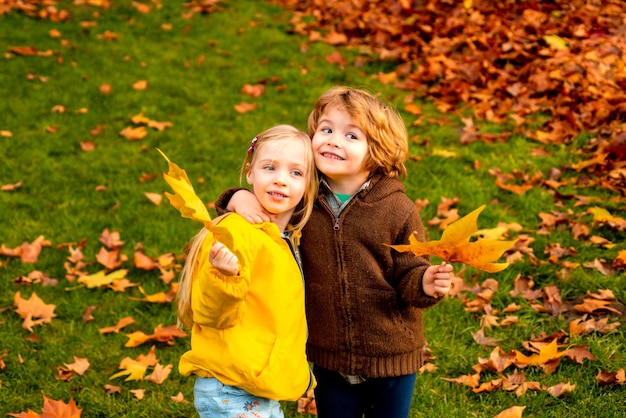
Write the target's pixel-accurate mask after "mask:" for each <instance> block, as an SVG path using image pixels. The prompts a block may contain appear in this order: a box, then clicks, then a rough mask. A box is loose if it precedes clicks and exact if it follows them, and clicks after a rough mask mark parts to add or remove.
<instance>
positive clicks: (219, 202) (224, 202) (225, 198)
mask: <svg viewBox="0 0 626 418" xmlns="http://www.w3.org/2000/svg"><path fill="white" fill-rule="evenodd" d="M240 190H248V189H246V188H245V187H231V188H230V189H226V190H224V191H223V192H222V194H220V195H219V196H218V197H217V199H216V200H215V210H216V211H217V214H218V215H223V214H225V213H227V212H228V209H227V207H228V202H230V199H231V198H232V197H233V195H234V194H235V193H237V192H238V191H240Z"/></svg>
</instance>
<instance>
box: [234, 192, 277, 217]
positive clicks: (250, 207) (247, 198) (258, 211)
mask: <svg viewBox="0 0 626 418" xmlns="http://www.w3.org/2000/svg"><path fill="white" fill-rule="evenodd" d="M226 210H228V211H229V212H235V213H238V214H239V215H241V216H242V217H243V218H245V219H246V220H247V221H248V222H250V223H251V224H260V223H263V222H272V221H273V220H274V218H275V217H276V215H274V214H273V213H269V212H268V211H266V210H265V208H264V207H263V206H261V203H260V202H259V200H258V199H257V198H256V196H255V195H254V194H252V193H251V192H249V191H247V190H239V191H238V192H236V193H235V194H234V195H233V197H231V198H230V201H229V202H228V206H226Z"/></svg>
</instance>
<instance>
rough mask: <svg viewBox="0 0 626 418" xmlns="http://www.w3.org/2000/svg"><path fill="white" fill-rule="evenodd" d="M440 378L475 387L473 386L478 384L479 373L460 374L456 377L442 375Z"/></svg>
mask: <svg viewBox="0 0 626 418" xmlns="http://www.w3.org/2000/svg"><path fill="white" fill-rule="evenodd" d="M441 380H445V381H446V382H452V383H459V384H461V385H465V386H469V387H471V388H475V387H478V385H479V384H480V373H476V374H471V375H470V374H468V375H464V376H460V377H457V378H447V377H442V378H441Z"/></svg>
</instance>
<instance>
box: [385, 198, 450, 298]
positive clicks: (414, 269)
mask: <svg viewBox="0 0 626 418" xmlns="http://www.w3.org/2000/svg"><path fill="white" fill-rule="evenodd" d="M403 213H408V216H407V217H406V219H405V220H404V222H403V225H402V226H401V228H400V229H399V231H398V235H397V237H396V243H395V244H408V243H409V236H411V235H414V236H415V237H416V238H417V239H418V240H419V241H425V234H424V225H423V223H422V219H421V217H420V214H419V212H418V211H417V209H416V208H415V205H414V204H413V203H412V202H411V203H410V206H409V207H407V210H406V211H405V212H403ZM393 257H394V265H395V266H396V269H395V271H396V274H398V275H399V280H398V291H399V293H400V294H401V295H402V299H403V300H404V302H405V303H406V304H407V305H410V306H415V307H417V308H422V309H425V308H428V307H430V306H432V305H434V304H436V303H437V302H438V301H439V299H437V298H434V297H432V296H428V295H427V294H426V293H424V288H423V286H422V279H423V277H424V273H425V272H426V269H427V268H428V267H430V265H431V263H430V257H428V256H416V255H414V254H413V253H411V252H398V251H395V250H394V255H393Z"/></svg>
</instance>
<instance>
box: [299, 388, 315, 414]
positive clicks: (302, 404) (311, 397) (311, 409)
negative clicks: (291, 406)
mask: <svg viewBox="0 0 626 418" xmlns="http://www.w3.org/2000/svg"><path fill="white" fill-rule="evenodd" d="M296 411H297V412H298V413H300V414H311V415H317V405H316V403H315V393H314V392H313V389H311V390H309V391H307V393H306V396H304V397H302V398H300V399H298V402H297V409H296Z"/></svg>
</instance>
